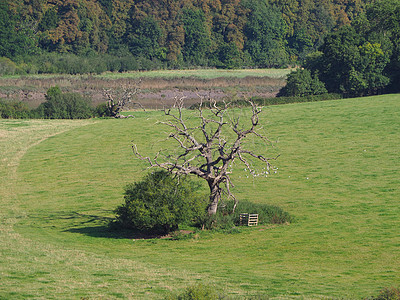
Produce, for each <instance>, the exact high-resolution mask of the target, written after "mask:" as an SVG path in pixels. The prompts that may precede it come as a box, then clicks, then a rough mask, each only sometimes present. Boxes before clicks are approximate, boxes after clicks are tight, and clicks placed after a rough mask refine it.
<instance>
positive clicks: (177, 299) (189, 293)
mask: <svg viewBox="0 0 400 300" xmlns="http://www.w3.org/2000/svg"><path fill="white" fill-rule="evenodd" d="M166 299H168V300H217V299H223V298H222V297H221V296H220V295H218V293H217V291H216V290H215V288H214V287H211V286H209V285H204V284H201V283H200V284H197V285H193V286H190V287H188V288H187V289H186V290H185V291H184V292H183V293H182V294H180V295H176V296H175V295H172V296H169V297H167V298H166Z"/></svg>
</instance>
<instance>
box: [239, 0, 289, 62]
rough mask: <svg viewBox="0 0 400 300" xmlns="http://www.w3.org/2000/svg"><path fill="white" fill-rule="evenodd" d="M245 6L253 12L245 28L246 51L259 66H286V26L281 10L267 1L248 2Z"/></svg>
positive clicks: (245, 2)
mask: <svg viewBox="0 0 400 300" xmlns="http://www.w3.org/2000/svg"><path fill="white" fill-rule="evenodd" d="M243 5H244V6H245V7H247V8H249V9H250V10H251V13H250V16H249V18H248V20H247V23H246V26H245V28H244V34H245V36H246V38H247V40H246V43H245V50H246V51H248V52H249V53H250V55H251V57H252V59H253V61H254V63H255V64H256V65H257V66H260V67H281V66H284V65H285V64H286V63H287V62H288V55H287V52H286V49H285V47H284V36H285V34H286V26H285V22H284V20H283V19H282V15H281V13H280V12H279V10H278V9H277V8H276V7H273V6H272V7H271V6H270V5H269V4H268V3H267V2H265V1H255V0H248V1H244V4H243Z"/></svg>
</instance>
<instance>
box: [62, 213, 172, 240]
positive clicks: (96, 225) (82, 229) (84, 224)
mask: <svg viewBox="0 0 400 300" xmlns="http://www.w3.org/2000/svg"><path fill="white" fill-rule="evenodd" d="M69 218H78V219H80V221H79V223H80V224H77V225H76V226H74V227H73V228H69V229H66V230H64V232H71V233H79V234H83V235H86V236H90V237H95V238H109V239H157V238H168V237H169V235H163V234H159V233H147V232H140V231H132V230H127V229H123V228H118V227H116V226H110V224H111V222H112V221H113V220H114V218H110V217H103V216H96V215H88V214H81V213H77V212H73V213H72V214H71V216H69ZM75 223H76V222H75ZM88 225H91V226H88Z"/></svg>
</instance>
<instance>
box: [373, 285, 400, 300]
mask: <svg viewBox="0 0 400 300" xmlns="http://www.w3.org/2000/svg"><path fill="white" fill-rule="evenodd" d="M367 299H369V300H400V289H399V288H395V287H391V288H384V289H383V290H382V291H381V292H380V293H379V295H378V296H376V297H372V298H367Z"/></svg>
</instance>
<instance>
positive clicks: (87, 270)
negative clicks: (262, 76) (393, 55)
mask: <svg viewBox="0 0 400 300" xmlns="http://www.w3.org/2000/svg"><path fill="white" fill-rule="evenodd" d="M399 100H400V96H399V95H386V96H378V97H370V98H362V99H346V100H336V101H326V102H320V103H303V104H293V105H284V106H272V107H267V108H265V112H264V114H263V117H262V119H261V122H262V123H263V124H264V129H263V130H264V134H265V135H267V136H269V137H271V138H272V139H274V140H278V141H279V142H278V143H277V144H276V147H275V148H274V149H272V150H270V151H271V153H275V154H276V153H280V154H281V156H280V157H279V159H278V160H277V161H276V166H277V167H278V172H277V173H276V174H273V175H272V176H270V177H268V178H265V177H258V178H247V174H246V173H245V172H244V170H243V169H242V168H240V169H239V166H235V167H234V168H235V170H236V174H235V176H234V178H233V180H234V183H235V184H236V188H235V191H234V192H235V194H236V196H237V197H238V199H239V200H240V199H246V200H251V201H256V202H266V203H269V204H274V205H278V206H281V207H282V208H284V209H285V210H287V211H289V212H290V213H291V214H292V215H294V216H295V217H296V222H295V223H293V224H290V225H285V226H277V227H271V228H267V227H263V228H251V229H246V230H243V231H242V232H241V233H238V234H228V235H224V234H212V235H209V234H203V235H201V236H200V238H199V239H193V240H181V241H170V240H131V239H126V238H121V237H118V236H116V235H115V234H113V233H112V232H109V231H108V230H107V228H106V224H107V221H108V220H109V218H110V217H112V215H113V213H112V210H113V209H114V208H115V207H116V205H118V204H119V203H121V202H122V193H123V186H124V185H125V184H126V183H128V182H132V181H134V180H137V179H139V178H141V177H142V175H143V174H144V172H145V169H146V165H145V164H144V163H143V162H141V161H138V160H137V159H135V158H134V157H133V155H132V152H131V149H130V145H131V140H133V139H134V140H135V142H136V143H137V144H138V145H139V146H140V147H141V149H144V150H145V151H147V152H150V153H151V152H153V153H154V152H155V151H156V150H157V149H158V148H159V147H160V145H162V144H163V143H164V142H163V141H164V137H165V132H164V130H165V128H163V127H162V126H160V125H155V123H156V121H157V120H160V119H162V113H161V112H136V113H135V115H136V118H135V119H126V120H99V121H96V122H93V121H88V122H86V121H84V122H72V121H70V122H58V121H3V120H1V123H0V126H1V127H0V130H1V131H0V149H1V150H2V151H1V153H2V158H1V159H2V162H1V163H2V165H1V170H2V173H1V183H2V185H1V189H0V195H1V207H2V210H1V219H2V222H1V225H0V226H1V227H0V228H1V231H0V232H1V235H2V236H1V240H0V251H1V253H0V254H1V258H0V259H1V260H2V261H1V264H0V272H1V276H2V283H4V284H3V285H2V287H1V288H0V297H1V296H3V297H6V298H10V297H11V296H14V297H16V298H18V297H19V298H26V297H37V298H39V297H43V298H57V297H58V298H59V297H68V296H71V298H74V297H75V298H76V297H83V296H88V297H93V298H99V297H105V298H110V297H111V298H118V297H122V298H143V297H144V298H159V297H162V296H164V295H166V294H167V293H168V292H169V291H170V290H172V291H177V290H179V289H182V288H184V287H186V286H188V285H191V284H192V283H194V282H196V281H202V282H206V283H211V284H215V285H216V286H217V287H219V288H221V289H224V291H225V293H227V294H230V295H238V296H239V297H243V296H246V295H269V296H272V297H283V298H289V297H299V298H311V299H315V298H324V297H329V298H351V299H359V298H362V297H366V296H369V295H373V294H376V293H377V292H378V291H379V290H380V289H381V288H383V287H389V286H399V285H400V282H399V279H398V278H400V264H399V263H398V262H399V261H400V235H399V228H400V218H399V217H398V216H399V214H400V206H399V199H400V192H399V189H398V186H400V175H399V170H400V161H399V159H398V149H400V140H399V138H398V137H399V134H398V132H399V130H400V117H399V111H400V101H399ZM233 113H235V114H237V115H239V114H242V115H243V114H245V112H244V111H238V110H236V111H235V112H233ZM84 125H85V126H84ZM35 128H36V129H35ZM34 129H35V130H36V131H35V130H34ZM58 132H63V133H61V134H58V135H54V134H56V133H58ZM50 136H51V137H50ZM10 139H11V140H10ZM39 141H42V142H40V143H39ZM17 145H22V146H21V147H19V146H17ZM32 145H34V146H33V147H32ZM249 146H250V147H255V148H257V149H258V150H259V151H262V147H263V146H262V145H259V144H256V143H255V142H253V141H252V140H250V141H249ZM18 149H23V150H22V152H21V151H20V150H18ZM3 153H6V154H3ZM16 153H20V154H19V155H15V154H16ZM23 153H25V155H22V154H23ZM9 165H11V168H9V167H8V166H9ZM3 170H5V171H4V172H3ZM13 170H14V171H13ZM3 174H4V175H3Z"/></svg>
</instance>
